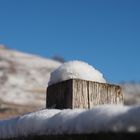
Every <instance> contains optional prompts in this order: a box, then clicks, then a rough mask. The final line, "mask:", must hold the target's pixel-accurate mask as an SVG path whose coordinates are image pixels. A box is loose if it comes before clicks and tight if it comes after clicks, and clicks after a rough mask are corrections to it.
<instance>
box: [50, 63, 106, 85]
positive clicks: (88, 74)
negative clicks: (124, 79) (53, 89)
mask: <svg viewBox="0 0 140 140" xmlns="http://www.w3.org/2000/svg"><path fill="white" fill-rule="evenodd" d="M69 79H81V80H88V81H94V82H100V83H106V80H105V79H104V77H103V74H102V73H101V72H99V71H98V70H96V69H95V68H94V67H92V66H91V65H89V64H88V63H85V62H82V61H77V60H75V61H69V62H66V63H64V64H62V65H61V66H60V67H58V68H57V69H56V70H55V71H53V72H52V73H51V77H50V81H49V85H53V84H56V83H59V82H62V81H65V80H69Z"/></svg>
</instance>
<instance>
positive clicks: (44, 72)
mask: <svg viewBox="0 0 140 140" xmlns="http://www.w3.org/2000/svg"><path fill="white" fill-rule="evenodd" d="M60 64H61V63H59V62H57V61H54V60H51V59H46V58H41V57H39V56H36V55H30V54H26V53H21V52H18V51H15V50H10V49H8V48H6V47H4V46H3V45H0V89H1V90H0V114H1V112H2V113H3V112H6V110H9V109H10V108H12V107H13V108H14V109H15V108H19V107H20V108H19V109H18V111H19V113H20V112H22V111H21V108H23V107H25V106H27V105H28V108H27V107H25V108H24V109H25V110H28V109H29V108H30V107H31V108H43V107H45V92H46V87H47V83H48V80H49V76H50V72H51V71H53V70H54V69H56V68H57V67H58V66H59V65H60ZM26 108H27V109H26ZM1 110H2V111H1ZM25 110H24V111H25ZM29 110H31V109H29Z"/></svg>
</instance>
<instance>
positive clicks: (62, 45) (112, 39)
mask: <svg viewBox="0 0 140 140" xmlns="http://www.w3.org/2000/svg"><path fill="white" fill-rule="evenodd" d="M0 44H5V45H6V46H8V47H9V48H14V49H17V50H20V51H24V52H28V53H33V54H38V55H41V56H43V57H53V56H55V55H60V56H62V57H64V58H65V59H66V60H75V59H78V60H83V61H86V62H88V63H89V64H91V65H93V66H94V67H96V68H97V69H99V70H100V71H101V72H103V73H104V75H105V77H106V79H107V80H108V81H110V82H114V83H118V82H121V81H132V80H133V81H138V82H139V81H140V65H139V60H140V1H139V0H22V1H21V0H0Z"/></svg>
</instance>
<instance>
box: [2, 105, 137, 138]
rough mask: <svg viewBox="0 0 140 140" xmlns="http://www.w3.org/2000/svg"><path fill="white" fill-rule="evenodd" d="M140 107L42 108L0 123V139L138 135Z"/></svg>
mask: <svg viewBox="0 0 140 140" xmlns="http://www.w3.org/2000/svg"><path fill="white" fill-rule="evenodd" d="M139 118H140V106H133V107H128V106H120V105H104V106H98V107H95V108H94V109H90V110H85V109H74V110H71V109H66V110H54V109H50V110H49V109H46V110H41V111H38V112H34V113H30V114H26V115H23V116H19V117H16V118H13V119H9V120H1V121H0V138H12V137H19V136H27V135H43V134H45V135H56V134H80V133H84V134H86V133H87V134H88V133H97V132H131V133H133V132H140V119H139Z"/></svg>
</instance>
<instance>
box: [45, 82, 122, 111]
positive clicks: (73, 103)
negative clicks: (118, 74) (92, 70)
mask: <svg viewBox="0 0 140 140" xmlns="http://www.w3.org/2000/svg"><path fill="white" fill-rule="evenodd" d="M101 104H123V93H122V90H121V87H120V86H118V85H111V84H105V83H97V82H92V81H85V80H79V79H71V80H67V81H64V82H61V83H58V84H54V85H51V86H49V87H48V88H47V98H46V107H47V108H58V109H63V108H93V107H95V106H97V105H101Z"/></svg>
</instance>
